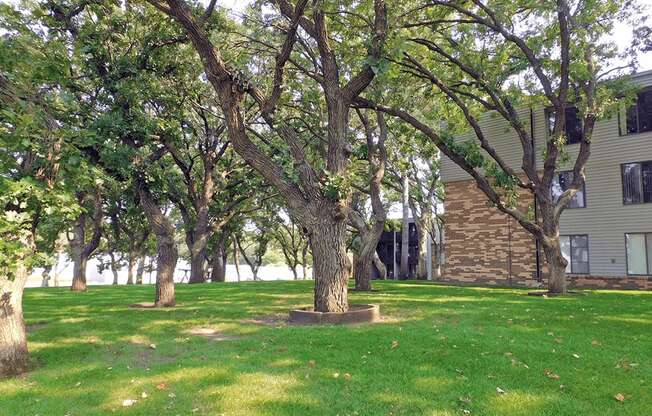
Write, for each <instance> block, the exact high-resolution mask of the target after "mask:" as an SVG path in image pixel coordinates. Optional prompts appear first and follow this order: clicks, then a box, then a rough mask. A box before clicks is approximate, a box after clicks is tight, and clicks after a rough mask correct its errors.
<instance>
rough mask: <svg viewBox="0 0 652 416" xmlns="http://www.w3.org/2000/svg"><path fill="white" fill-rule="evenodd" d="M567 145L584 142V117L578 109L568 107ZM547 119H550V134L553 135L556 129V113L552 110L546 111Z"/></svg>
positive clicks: (566, 112)
mask: <svg viewBox="0 0 652 416" xmlns="http://www.w3.org/2000/svg"><path fill="white" fill-rule="evenodd" d="M565 114H566V126H565V129H564V131H565V133H566V144H575V143H579V142H581V141H582V137H584V126H583V124H582V117H581V116H580V112H579V111H578V110H577V107H566V111H565ZM546 117H547V118H548V133H549V134H550V133H552V130H553V129H554V127H555V111H554V110H553V109H552V108H549V109H547V110H546Z"/></svg>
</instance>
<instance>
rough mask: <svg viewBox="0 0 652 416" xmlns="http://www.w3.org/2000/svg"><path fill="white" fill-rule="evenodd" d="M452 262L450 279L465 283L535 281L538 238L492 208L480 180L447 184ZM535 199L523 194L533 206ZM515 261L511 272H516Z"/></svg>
mask: <svg viewBox="0 0 652 416" xmlns="http://www.w3.org/2000/svg"><path fill="white" fill-rule="evenodd" d="M445 189H446V200H445V202H444V208H445V223H444V226H445V231H444V233H445V234H444V235H445V238H446V243H445V245H446V247H445V249H446V262H445V265H444V273H443V274H444V278H446V279H449V280H453V281H458V282H462V283H489V284H492V283H493V284H508V283H509V282H510V278H511V280H512V282H513V283H517V282H519V283H526V282H527V281H532V280H533V279H534V277H535V272H536V256H535V251H536V249H535V247H536V246H535V241H534V238H533V237H532V236H531V235H530V234H529V233H528V232H527V231H525V230H524V229H523V228H522V227H521V226H520V225H519V224H518V223H517V222H516V221H515V220H514V219H512V218H511V217H509V216H508V215H506V214H503V213H502V212H500V211H499V210H498V209H496V208H493V207H490V206H489V204H488V200H487V197H486V196H485V194H484V193H483V192H482V191H480V190H479V189H478V188H477V186H476V185H475V181H473V180H468V181H457V182H450V183H446V184H445ZM531 201H532V199H531V197H530V196H529V195H527V194H526V193H523V194H522V197H521V198H520V201H519V205H520V207H521V209H522V210H523V211H526V210H527V207H528V206H529V205H530V203H531ZM510 262H511V273H510Z"/></svg>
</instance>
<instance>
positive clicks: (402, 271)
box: [398, 174, 410, 280]
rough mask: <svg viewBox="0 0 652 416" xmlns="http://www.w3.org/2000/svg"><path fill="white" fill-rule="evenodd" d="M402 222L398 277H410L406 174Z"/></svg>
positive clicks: (408, 184)
mask: <svg viewBox="0 0 652 416" xmlns="http://www.w3.org/2000/svg"><path fill="white" fill-rule="evenodd" d="M402 186H403V222H402V224H401V265H400V268H399V272H398V275H399V278H400V279H404V280H405V279H409V278H410V265H409V264H408V261H409V253H410V252H409V248H410V222H409V218H410V203H409V195H410V194H409V186H410V183H409V181H408V177H407V175H405V174H404V175H403V185H402Z"/></svg>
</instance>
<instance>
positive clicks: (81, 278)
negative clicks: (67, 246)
mask: <svg viewBox="0 0 652 416" xmlns="http://www.w3.org/2000/svg"><path fill="white" fill-rule="evenodd" d="M73 259H74V261H73V269H72V285H71V287H70V290H72V291H74V292H84V291H85V290H86V289H87V287H86V264H87V262H88V259H87V258H86V257H84V255H83V254H82V253H77V254H75V255H73Z"/></svg>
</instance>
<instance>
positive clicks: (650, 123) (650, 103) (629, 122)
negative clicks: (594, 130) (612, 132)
mask: <svg viewBox="0 0 652 416" xmlns="http://www.w3.org/2000/svg"><path fill="white" fill-rule="evenodd" d="M624 113H625V114H624V116H623V115H622V114H621V115H620V123H621V125H620V126H619V128H620V134H621V135H624V134H634V133H643V132H646V131H652V89H650V90H647V91H641V92H639V93H638V94H637V95H636V102H635V103H634V105H632V106H631V107H629V108H628V109H627V110H626V111H624ZM623 119H624V122H623ZM623 124H624V125H623Z"/></svg>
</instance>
